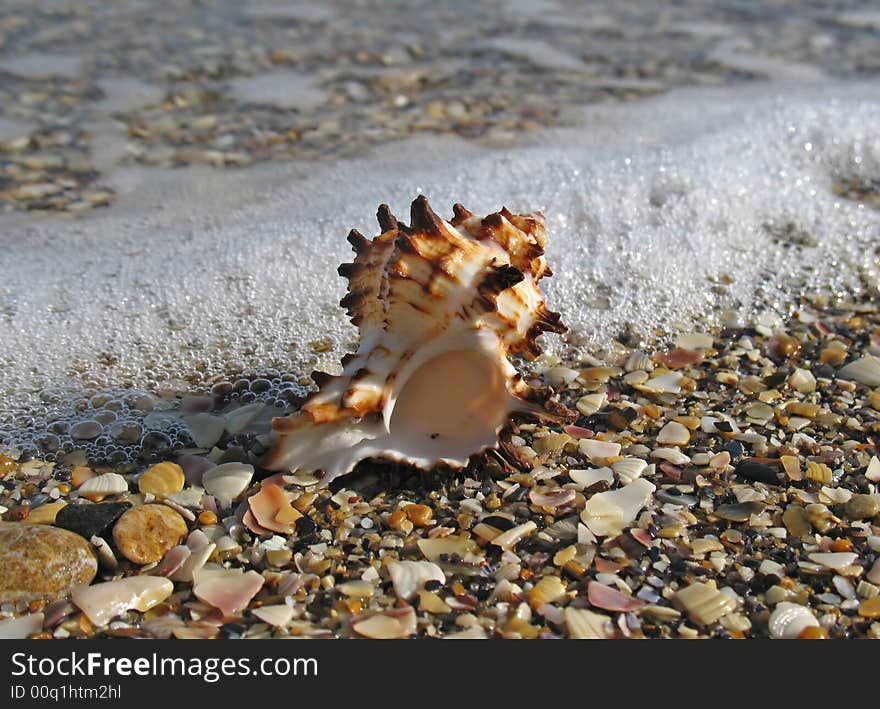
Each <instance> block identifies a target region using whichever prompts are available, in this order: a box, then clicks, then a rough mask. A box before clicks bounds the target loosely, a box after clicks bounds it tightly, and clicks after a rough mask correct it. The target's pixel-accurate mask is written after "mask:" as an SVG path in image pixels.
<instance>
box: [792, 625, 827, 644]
mask: <svg viewBox="0 0 880 709" xmlns="http://www.w3.org/2000/svg"><path fill="white" fill-rule="evenodd" d="M798 638H799V639H800V640H827V639H828V631H827V630H825V628H822V627H820V626H817V625H811V626H810V627H808V628H804V629H803V630H802V631H801V634H800V635H798Z"/></svg>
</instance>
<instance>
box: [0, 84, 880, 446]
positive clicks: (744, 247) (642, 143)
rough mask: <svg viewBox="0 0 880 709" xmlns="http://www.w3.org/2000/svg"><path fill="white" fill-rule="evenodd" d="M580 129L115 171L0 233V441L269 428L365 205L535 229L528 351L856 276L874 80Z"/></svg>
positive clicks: (871, 169)
mask: <svg viewBox="0 0 880 709" xmlns="http://www.w3.org/2000/svg"><path fill="white" fill-rule="evenodd" d="M579 120H580V124H579V125H578V126H577V127H571V128H566V129H560V130H558V131H548V132H546V133H544V134H542V135H541V136H539V137H531V138H529V139H528V140H529V141H530V142H529V144H528V145H522V146H520V147H516V148H511V149H504V150H496V151H483V150H477V149H476V148H474V147H473V146H468V145H464V144H462V143H459V142H455V141H451V140H449V139H444V138H442V137H434V138H419V139H416V140H413V141H411V142H404V143H399V144H397V145H392V146H388V147H386V148H383V151H382V153H381V155H380V154H376V155H372V156H367V157H363V158H357V159H352V160H349V161H347V162H346V163H345V164H344V168H345V169H340V166H339V165H337V166H315V167H314V168H313V169H310V170H309V171H308V172H306V171H303V170H300V169H299V167H298V166H296V165H288V166H285V165H273V166H269V167H261V168H254V169H249V170H240V171H236V172H235V173H224V172H210V171H205V170H191V171H187V170H181V171H174V172H163V171H156V170H150V171H141V170H130V171H128V172H125V174H124V175H123V176H119V179H118V182H119V185H118V190H117V195H118V197H119V201H118V204H116V205H114V206H113V207H112V208H110V209H108V210H106V211H105V212H103V213H101V214H94V215H89V216H87V217H84V218H82V219H79V220H76V221H71V222H62V221H58V220H56V219H50V218H40V217H36V216H33V215H4V216H3V217H2V218H0V219H2V221H0V225H2V226H3V228H4V232H5V234H7V235H8V238H7V239H6V245H5V246H4V249H3V251H2V252H0V261H2V263H0V266H2V268H0V272H2V273H3V274H4V275H3V281H2V283H0V328H2V337H0V368H2V371H3V378H2V382H0V445H4V446H7V447H8V446H18V447H20V448H22V450H26V452H27V453H28V454H29V455H43V456H48V457H51V456H58V455H59V454H60V453H63V452H64V451H67V450H71V449H75V448H81V449H84V450H86V451H87V453H88V454H89V455H90V456H96V457H98V458H101V459H106V460H120V461H128V460H133V459H135V458H137V456H138V455H140V453H142V452H143V451H145V450H147V451H161V450H163V449H165V448H169V447H171V448H174V447H184V446H187V445H189V443H190V442H189V440H188V438H187V435H188V434H187V433H186V431H185V430H183V429H181V428H180V427H175V426H174V425H170V424H169V425H168V426H166V427H164V428H163V427H162V426H161V425H160V422H161V420H162V419H161V417H160V416H158V415H155V414H156V413H157V412H160V411H162V410H164V409H166V408H170V409H174V408H175V407H177V406H179V405H180V400H181V397H182V395H183V394H194V393H203V394H210V395H212V396H213V397H214V399H213V401H214V402H215V403H214V405H215V406H216V407H222V406H226V405H229V404H230V402H239V403H241V404H245V403H248V402H252V401H265V402H267V403H270V404H271V405H272V406H274V407H277V408H279V409H289V408H290V407H291V406H292V405H295V403H296V401H297V400H298V397H300V396H301V395H302V392H303V387H304V386H307V385H308V384H309V383H310V380H309V378H308V375H309V373H310V372H311V371H312V370H313V369H323V370H325V371H329V372H331V373H334V372H336V371H338V367H339V357H340V356H341V355H342V354H343V353H344V352H345V351H348V350H351V349H352V347H353V346H354V341H355V338H356V332H355V330H354V328H353V327H352V325H351V324H350V323H349V322H348V321H347V319H346V317H345V313H344V312H343V310H342V308H340V307H339V306H338V302H339V299H340V298H341V297H342V295H343V293H344V287H345V282H344V280H343V279H341V278H338V277H337V276H336V267H337V266H338V264H339V263H341V262H343V261H348V260H350V259H351V252H350V248H349V245H348V243H347V242H346V240H345V234H346V233H347V232H348V230H349V229H350V228H357V229H359V230H360V231H362V232H363V233H365V234H374V233H376V227H375V225H374V223H373V220H372V218H371V215H372V214H373V213H374V212H375V209H376V206H377V205H378V204H379V203H381V202H388V203H389V204H390V205H391V207H392V210H393V211H394V212H395V213H397V214H398V215H400V216H401V218H404V219H405V218H406V216H407V210H408V205H409V202H410V201H411V200H412V199H413V198H414V197H415V196H416V195H417V194H419V193H424V194H426V195H427V196H428V198H429V199H430V200H431V203H432V205H433V206H434V207H435V209H436V210H437V211H438V213H440V214H441V215H443V216H448V214H449V211H450V208H451V205H452V204H453V203H454V202H462V203H463V204H465V206H466V207H468V208H469V209H471V210H472V211H474V212H477V213H489V212H492V211H495V210H497V209H498V208H499V207H501V206H502V205H505V206H507V207H508V208H509V209H511V210H512V211H530V210H535V209H539V210H541V211H542V212H544V213H545V214H546V215H547V227H548V242H547V259H548V262H549V263H550V265H551V267H552V269H553V272H554V274H555V275H554V276H553V278H550V279H547V281H546V285H545V286H544V289H545V292H546V295H547V300H548V304H549V305H550V307H551V308H552V309H554V310H558V311H560V312H561V314H562V317H563V320H564V321H565V322H566V324H567V325H568V326H569V327H570V328H571V333H570V335H569V336H568V337H567V339H565V340H563V339H562V338H558V337H546V336H545V338H544V340H545V349H547V350H548V351H549V352H550V353H551V354H552V353H562V354H565V355H567V356H571V357H578V356H579V355H581V354H585V353H588V352H596V351H597V350H598V349H600V348H608V347H612V346H613V345H614V344H615V342H627V343H628V344H632V343H634V342H639V341H641V340H643V339H646V338H653V337H658V336H660V337H662V336H663V335H664V334H667V333H671V332H673V331H674V330H676V329H678V328H682V327H695V326H697V327H706V326H711V325H714V324H718V323H720V322H723V321H725V320H726V319H727V318H729V317H733V316H731V315H730V313H733V314H734V316H735V317H739V318H743V319H748V318H750V317H752V316H754V315H755V314H756V313H759V312H761V311H770V312H774V311H776V312H779V313H780V314H784V311H785V309H786V308H789V307H792V305H793V304H794V303H795V302H796V300H797V298H799V297H801V296H803V295H809V294H815V293H822V294H824V295H825V296H827V297H830V298H833V297H836V296H845V295H846V294H848V293H855V292H858V291H859V290H860V289H862V288H863V286H864V281H865V280H866V279H868V278H869V277H871V274H872V273H875V272H876V268H877V253H876V234H877V233H878V230H880V212H878V210H876V209H875V208H872V207H871V206H870V204H869V205H867V206H866V204H865V203H864V200H862V201H860V198H859V195H860V194H862V193H863V192H864V190H865V189H868V188H867V187H862V186H864V185H867V186H869V187H870V186H871V185H876V184H880V136H878V134H877V132H876V130H875V129H874V127H875V126H876V125H878V124H880V88H878V86H877V85H876V84H856V83H852V84H848V85H846V86H832V85H825V84H819V85H814V86H802V87H788V88H784V87H782V86H781V85H778V84H776V85H774V84H769V85H768V88H766V89H764V88H760V87H755V86H750V87H744V88H739V89H724V90H720V89H716V90H703V91H699V90H688V91H686V92H680V93H679V92H671V93H669V94H667V95H665V96H661V97H658V98H655V99H651V100H645V101H642V102H639V103H630V104H624V105H616V106H596V107H592V108H589V109H584V110H583V111H582V115H581V116H580V118H579ZM413 155H418V156H419V157H418V159H417V160H414V159H413ZM430 155H436V156H437V158H436V159H433V160H432V159H430V158H428V157H426V156H430ZM841 181H844V182H846V183H847V184H855V185H857V189H853V190H850V192H851V193H852V194H849V195H841V194H839V193H838V192H836V191H835V189H834V186H835V184H838V183H840V182H841ZM859 190H862V192H860V191H859ZM853 195H855V197H853ZM148 401H149V402H152V407H153V408H152V409H149V408H148V406H149V405H148V404H147V402H148ZM139 451H140V452H139Z"/></svg>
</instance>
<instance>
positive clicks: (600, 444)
mask: <svg viewBox="0 0 880 709" xmlns="http://www.w3.org/2000/svg"><path fill="white" fill-rule="evenodd" d="M578 450H579V451H580V452H581V453H583V454H584V455H585V456H587V458H589V459H590V460H603V459H605V458H613V457H614V456H617V455H620V444H619V443H614V442H612V441H600V440H598V439H595V438H582V439H581V440H580V441H579V442H578Z"/></svg>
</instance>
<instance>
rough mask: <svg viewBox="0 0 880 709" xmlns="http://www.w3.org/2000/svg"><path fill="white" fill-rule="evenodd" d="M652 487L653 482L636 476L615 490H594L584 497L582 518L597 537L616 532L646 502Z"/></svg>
mask: <svg viewBox="0 0 880 709" xmlns="http://www.w3.org/2000/svg"><path fill="white" fill-rule="evenodd" d="M655 489H656V488H655V487H654V485H653V484H652V483H649V482H648V481H647V480H644V479H643V478H638V479H636V480H633V481H632V482H631V483H630V484H629V485H627V486H626V487H622V488H619V489H618V490H611V491H609V492H600V493H597V494H595V495H593V496H592V497H590V499H589V500H587V504H586V505H585V506H584V510H583V512H581V521H582V522H583V523H584V524H585V525H586V526H587V527H588V528H589V529H590V531H591V532H592V533H593V534H595V535H598V536H600V537H605V536H608V535H611V534H618V533H620V532H621V531H623V528H624V527H626V526H627V525H629V524H630V523H631V522H632V521H633V520H634V519H635V518H636V516H637V515H638V514H639V512H640V511H641V509H642V508H643V507H644V506H645V505H646V504H648V500H649V499H650V498H651V495H652V494H653V492H654V490H655Z"/></svg>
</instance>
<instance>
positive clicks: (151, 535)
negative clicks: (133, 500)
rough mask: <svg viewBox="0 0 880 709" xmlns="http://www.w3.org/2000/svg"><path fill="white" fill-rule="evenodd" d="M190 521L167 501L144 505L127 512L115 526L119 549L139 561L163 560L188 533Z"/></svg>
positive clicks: (137, 562) (127, 557)
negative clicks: (164, 503)
mask: <svg viewBox="0 0 880 709" xmlns="http://www.w3.org/2000/svg"><path fill="white" fill-rule="evenodd" d="M186 532H187V529H186V522H184V520H183V517H181V516H180V514H179V513H177V512H176V511H174V510H172V509H171V508H170V507H166V506H165V505H142V506H140V507H134V508H132V509H130V510H128V511H127V512H125V513H124V514H123V515H122V516H121V517H120V518H119V521H117V522H116V525H115V526H114V527H113V541H114V543H115V544H116V548H117V549H119V552H120V553H121V554H122V555H123V556H124V557H125V558H126V559H128V560H129V561H133V562H134V563H135V564H149V563H152V562H154V561H159V559H161V558H162V557H163V556H165V553H166V552H167V551H169V550H170V549H171V548H172V547H174V546H175V545H177V543H178V542H180V540H181V539H182V538H183V536H184V535H185V534H186Z"/></svg>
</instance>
